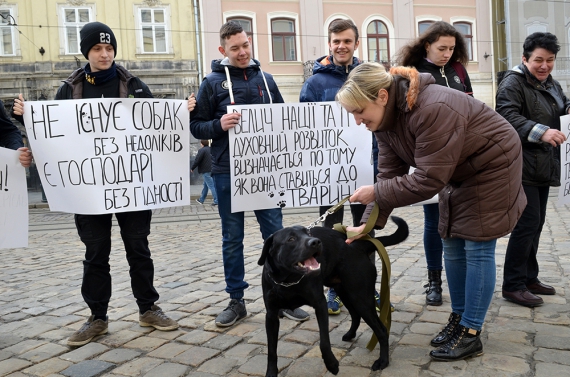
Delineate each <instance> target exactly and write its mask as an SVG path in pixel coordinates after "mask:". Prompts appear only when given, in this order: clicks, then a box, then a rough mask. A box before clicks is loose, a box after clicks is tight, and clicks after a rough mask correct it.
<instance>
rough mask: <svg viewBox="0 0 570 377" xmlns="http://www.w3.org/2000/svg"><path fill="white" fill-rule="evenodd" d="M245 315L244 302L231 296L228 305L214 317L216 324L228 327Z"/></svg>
mask: <svg viewBox="0 0 570 377" xmlns="http://www.w3.org/2000/svg"><path fill="white" fill-rule="evenodd" d="M246 315H247V310H245V302H243V300H237V299H235V298H232V299H231V300H230V303H229V305H228V307H227V308H225V309H224V311H223V312H221V313H220V314H218V316H217V317H216V326H218V327H229V326H231V325H233V324H234V323H236V321H238V320H240V319H242V318H244V317H245V316H246Z"/></svg>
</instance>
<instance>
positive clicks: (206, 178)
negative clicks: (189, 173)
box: [198, 172, 218, 204]
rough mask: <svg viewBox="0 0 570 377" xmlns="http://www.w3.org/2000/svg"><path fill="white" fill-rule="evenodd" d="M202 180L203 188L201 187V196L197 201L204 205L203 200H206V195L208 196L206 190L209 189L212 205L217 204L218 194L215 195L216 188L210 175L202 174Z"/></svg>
mask: <svg viewBox="0 0 570 377" xmlns="http://www.w3.org/2000/svg"><path fill="white" fill-rule="evenodd" d="M202 178H204V187H202V195H200V199H198V200H199V201H200V202H202V203H204V200H206V195H208V189H210V191H211V192H212V196H213V197H214V204H218V194H216V187H215V186H214V179H213V178H212V173H210V172H206V173H202Z"/></svg>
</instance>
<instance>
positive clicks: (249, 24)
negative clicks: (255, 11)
mask: <svg viewBox="0 0 570 377" xmlns="http://www.w3.org/2000/svg"><path fill="white" fill-rule="evenodd" d="M227 20H228V21H234V22H237V23H238V24H240V25H241V27H242V28H243V31H245V33H246V34H247V36H248V37H249V38H250V39H251V56H252V57H254V56H255V49H254V46H253V20H252V19H251V18H248V17H231V18H228V19H227Z"/></svg>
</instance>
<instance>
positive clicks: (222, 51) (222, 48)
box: [218, 46, 227, 56]
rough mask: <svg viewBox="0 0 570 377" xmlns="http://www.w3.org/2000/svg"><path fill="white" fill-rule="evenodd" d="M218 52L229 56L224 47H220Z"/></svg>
mask: <svg viewBox="0 0 570 377" xmlns="http://www.w3.org/2000/svg"><path fill="white" fill-rule="evenodd" d="M218 51H220V54H222V55H224V56H227V55H226V49H225V48H224V47H222V46H220V47H218Z"/></svg>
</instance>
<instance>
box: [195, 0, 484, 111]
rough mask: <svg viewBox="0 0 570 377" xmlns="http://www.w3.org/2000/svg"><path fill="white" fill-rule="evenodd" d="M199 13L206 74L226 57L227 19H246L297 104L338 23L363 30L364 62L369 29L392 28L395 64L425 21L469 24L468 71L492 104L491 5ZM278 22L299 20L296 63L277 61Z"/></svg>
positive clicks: (310, 4)
mask: <svg viewBox="0 0 570 377" xmlns="http://www.w3.org/2000/svg"><path fill="white" fill-rule="evenodd" d="M200 12H201V15H202V19H201V25H203V30H202V32H203V34H202V39H201V40H202V41H203V42H204V48H203V50H202V51H203V56H202V62H203V66H204V74H207V73H209V72H210V64H211V61H212V60H213V59H218V58H220V57H221V55H220V53H219V52H218V51H217V46H218V45H219V40H218V35H217V32H218V31H219V28H220V26H221V25H222V24H223V23H224V22H225V21H226V20H227V19H228V18H232V17H247V18H250V19H252V21H253V44H254V49H255V53H254V57H255V59H257V60H259V61H260V62H261V66H262V68H263V69H264V70H266V71H267V72H269V73H271V74H273V75H274V77H275V79H276V81H277V83H278V85H279V87H280V89H281V92H282V94H283V97H284V98H285V100H286V101H288V102H296V101H298V98H299V92H300V89H301V86H302V83H303V81H304V76H303V73H304V71H303V68H304V63H306V62H309V61H313V60H315V59H316V58H319V57H321V56H323V55H326V54H327V53H328V47H327V32H326V30H327V26H328V24H329V23H330V22H331V21H333V20H334V19H336V18H346V19H351V20H353V21H354V23H355V24H356V25H357V26H358V27H359V30H360V35H361V44H360V48H359V50H358V53H357V55H358V57H359V58H361V59H363V60H370V58H369V56H368V52H367V40H366V28H367V26H368V25H369V24H370V22H371V21H373V20H380V21H382V22H383V23H384V24H385V25H386V27H387V28H388V31H389V49H390V58H391V60H393V57H394V55H395V53H396V52H397V51H398V50H399V49H400V48H401V47H402V46H403V45H404V44H406V43H407V42H409V41H410V40H412V39H413V38H415V37H416V36H417V35H418V22H420V21H429V20H431V21H437V20H443V21H447V22H450V23H453V22H458V21H466V22H470V23H472V25H473V46H474V48H473V61H472V62H470V63H469V65H468V67H467V70H468V72H469V75H470V78H471V81H472V83H473V88H474V92H475V97H476V98H479V99H480V100H482V101H484V102H485V103H487V104H489V105H492V104H493V100H494V87H493V77H494V74H493V60H492V59H491V58H489V57H490V56H491V55H492V43H491V33H492V29H491V25H490V18H491V17H490V12H491V9H490V1H489V0H465V1H461V2H458V1H456V0H420V1H417V0H392V1H391V0H379V1H376V0H358V1H350V0H345V1H342V0H282V1H277V0H257V1H256V0H250V1H233V0H232V1H229V0H200ZM274 17H287V18H290V19H293V20H295V32H296V36H297V38H296V44H297V60H296V61H292V62H276V61H273V59H272V53H271V48H272V47H271V28H270V20H271V19H272V18H274ZM214 46H215V47H214ZM485 55H487V58H485V57H484V56H485ZM308 65H310V63H309V64H308Z"/></svg>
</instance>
